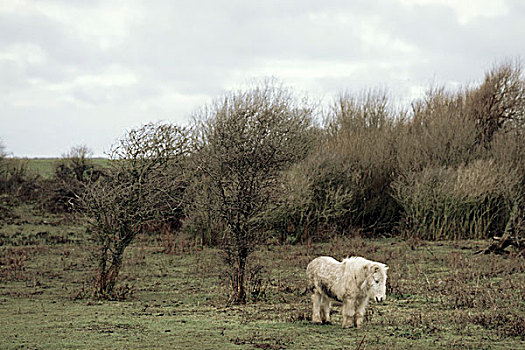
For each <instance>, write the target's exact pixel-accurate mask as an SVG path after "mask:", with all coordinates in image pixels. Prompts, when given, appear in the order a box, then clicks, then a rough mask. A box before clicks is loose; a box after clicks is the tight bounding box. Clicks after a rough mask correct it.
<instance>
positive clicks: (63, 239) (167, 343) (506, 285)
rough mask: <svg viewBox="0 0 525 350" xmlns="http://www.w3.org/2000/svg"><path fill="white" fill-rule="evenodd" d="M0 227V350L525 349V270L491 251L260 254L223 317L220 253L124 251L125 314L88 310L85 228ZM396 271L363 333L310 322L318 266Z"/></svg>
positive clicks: (66, 223)
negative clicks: (356, 258) (322, 259)
mask: <svg viewBox="0 0 525 350" xmlns="http://www.w3.org/2000/svg"><path fill="white" fill-rule="evenodd" d="M15 215H16V217H15V218H14V219H12V220H11V221H10V222H9V223H6V224H4V225H3V226H1V227H0V252H1V255H0V272H1V273H0V278H1V282H0V348H1V349H21V348H24V349H79V348H80V349H164V348H171V349H389V350H391V349H436V348H445V349H446V348H450V349H520V348H521V349H524V348H525V337H524V334H525V260H524V259H523V258H518V257H514V256H513V255H512V254H511V255H508V256H487V255H474V254H473V253H474V252H475V251H476V250H477V249H479V248H481V247H483V246H485V245H486V242H479V241H459V242H437V243H428V242H403V241H400V240H398V239H394V238H390V239H380V240H368V239H361V238H348V239H344V238H334V239H332V240H331V242H329V243H319V244H305V245H295V246H291V245H268V246H264V247H262V248H261V249H260V250H259V251H257V252H256V254H255V255H254V259H252V262H251V267H250V271H252V272H253V273H252V274H251V275H250V276H249V281H248V287H249V288H250V302H249V303H248V304H247V305H246V306H235V307H226V302H227V293H228V290H229V286H228V280H227V277H226V273H225V271H224V268H223V265H222V263H221V257H220V251H218V250H215V249H210V248H201V247H199V246H195V245H193V244H192V242H191V241H188V240H185V239H183V238H181V237H175V239H174V244H175V249H174V253H173V254H167V253H164V252H163V250H164V246H163V243H162V239H161V238H155V237H141V238H140V239H139V240H137V241H136V242H135V243H134V244H133V245H132V247H130V249H128V251H127V252H126V259H125V265H124V268H123V270H122V272H121V277H122V282H121V287H120V288H121V290H122V291H123V292H128V293H130V294H131V295H130V296H128V297H127V298H126V300H124V301H98V300H93V299H89V298H86V297H85V294H87V293H86V292H87V290H88V289H89V283H88V281H89V278H90V276H92V274H93V271H94V268H95V262H94V261H93V258H92V255H91V253H90V252H91V251H92V250H93V246H92V244H91V243H90V242H89V240H88V236H87V234H86V230H85V227H83V226H82V225H81V224H75V222H74V220H64V219H63V218H62V217H59V216H51V215H48V214H45V215H44V214H41V213H39V212H36V211H35V210H34V209H33V208H32V207H31V206H28V205H24V206H21V207H19V208H16V210H15ZM321 254H326V255H331V256H334V257H336V258H338V259H341V258H344V257H346V256H348V255H354V254H356V255H363V256H365V257H368V258H370V259H374V260H379V261H384V262H386V263H387V264H388V265H389V266H390V270H389V281H388V287H387V301H386V302H385V303H383V304H371V305H370V307H369V308H368V311H367V314H366V318H365V324H364V327H363V329H362V330H355V329H345V330H343V329H341V326H340V322H341V316H340V306H337V305H336V306H335V307H334V313H333V316H332V317H333V322H334V323H333V324H331V325H322V326H319V325H314V324H312V323H311V322H310V321H309V317H310V296H309V294H308V293H307V292H306V282H305V268H306V265H307V263H308V262H309V261H310V260H311V259H312V258H313V257H315V256H318V255H321Z"/></svg>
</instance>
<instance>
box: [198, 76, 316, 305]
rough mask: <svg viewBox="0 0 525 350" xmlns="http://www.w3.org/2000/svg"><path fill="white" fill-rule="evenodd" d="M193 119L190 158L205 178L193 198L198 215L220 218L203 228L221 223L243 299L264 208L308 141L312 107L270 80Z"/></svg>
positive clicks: (235, 297) (237, 296)
mask: <svg viewBox="0 0 525 350" xmlns="http://www.w3.org/2000/svg"><path fill="white" fill-rule="evenodd" d="M195 123H196V131H197V141H198V142H197V150H196V152H195V154H194V155H193V156H192V160H193V161H194V164H195V169H196V175H195V177H196V179H199V180H200V183H197V184H196V186H197V189H195V188H194V189H190V191H193V192H190V193H197V194H199V195H197V196H194V197H193V209H192V211H193V212H194V214H193V217H194V218H203V219H205V220H208V219H212V220H213V221H214V222H209V221H208V224H206V225H203V226H204V227H203V228H205V229H216V228H218V227H217V226H216V225H217V224H219V225H223V227H224V231H223V232H217V233H218V235H219V242H220V245H221V247H222V248H223V251H224V252H225V261H226V263H227V265H228V266H230V267H231V268H232V273H231V274H230V276H231V278H232V280H231V282H232V297H231V300H230V302H232V303H244V302H246V289H245V279H246V264H247V260H248V256H249V255H250V253H251V252H253V250H254V248H255V247H257V245H259V244H260V242H262V241H263V238H264V237H263V232H264V226H265V222H264V220H262V219H261V214H262V213H263V212H265V211H266V210H267V209H268V207H269V204H270V203H273V202H274V199H275V198H277V196H278V193H277V192H276V188H277V185H278V183H279V177H278V175H279V173H280V171H282V170H285V169H286V168H288V167H289V166H290V165H291V164H292V163H293V162H294V161H296V160H298V159H301V158H302V157H304V155H305V154H306V152H307V150H308V148H309V143H308V140H309V135H308V130H309V128H310V127H311V125H312V119H311V110H310V109H308V108H305V107H301V106H298V104H297V102H296V100H295V98H294V97H293V96H292V94H291V93H290V92H289V91H288V90H286V89H284V88H282V87H280V86H276V85H275V84H273V83H271V82H266V83H264V84H261V85H259V86H255V87H253V88H251V89H248V90H246V91H240V92H234V93H231V94H229V95H226V96H225V97H224V98H223V99H222V100H218V101H217V102H216V103H215V104H214V105H212V106H210V107H208V108H206V109H204V110H203V111H202V112H201V114H200V115H197V116H196V118H195ZM196 211H197V214H195V212H196ZM208 213H211V214H208ZM190 215H191V214H190ZM206 226H208V227H206ZM219 227H220V226H219Z"/></svg>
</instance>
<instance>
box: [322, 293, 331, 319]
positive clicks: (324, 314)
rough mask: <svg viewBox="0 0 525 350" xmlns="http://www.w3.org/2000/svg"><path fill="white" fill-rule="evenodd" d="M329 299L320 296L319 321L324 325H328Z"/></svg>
mask: <svg viewBox="0 0 525 350" xmlns="http://www.w3.org/2000/svg"><path fill="white" fill-rule="evenodd" d="M330 304H331V302H330V299H329V298H328V297H327V296H326V295H322V296H321V319H322V321H323V322H324V323H330V306H331V305H330Z"/></svg>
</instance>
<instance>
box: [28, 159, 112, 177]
mask: <svg viewBox="0 0 525 350" xmlns="http://www.w3.org/2000/svg"><path fill="white" fill-rule="evenodd" d="M20 160H22V161H24V162H25V163H26V164H27V169H28V171H29V173H30V174H35V175H36V174H38V175H40V176H42V177H43V178H45V179H49V178H51V177H52V176H53V174H54V171H55V166H56V164H57V163H58V162H59V161H60V160H61V158H20ZM91 161H92V162H93V163H94V164H95V165H98V166H100V167H104V166H107V164H108V162H109V160H108V159H106V158H91Z"/></svg>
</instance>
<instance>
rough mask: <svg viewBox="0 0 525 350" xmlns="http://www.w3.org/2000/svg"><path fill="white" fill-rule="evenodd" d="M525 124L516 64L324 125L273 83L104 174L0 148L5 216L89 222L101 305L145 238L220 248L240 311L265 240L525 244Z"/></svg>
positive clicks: (353, 103)
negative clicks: (49, 165) (34, 205)
mask: <svg viewBox="0 0 525 350" xmlns="http://www.w3.org/2000/svg"><path fill="white" fill-rule="evenodd" d="M524 111H525V80H524V76H523V71H522V68H521V65H520V64H519V63H518V62H504V63H503V64H500V65H498V66H495V67H494V68H492V69H490V70H489V71H488V72H487V73H486V74H485V78H484V79H483V81H482V82H481V83H479V84H477V85H472V86H468V87H465V88H461V89H458V90H454V91H449V90H446V89H444V88H439V87H437V88H431V89H429V91H428V92H427V94H426V95H425V96H424V97H423V98H421V99H419V100H417V101H413V103H412V104H411V105H410V107H408V108H405V109H399V108H394V107H393V106H392V104H391V101H390V100H389V97H388V94H387V93H386V92H383V91H373V90H372V91H368V92H365V93H362V94H360V95H354V94H349V93H344V94H341V95H340V96H339V97H338V98H337V99H336V100H335V101H334V103H333V105H332V108H331V109H330V110H329V112H327V113H326V115H323V116H322V117H324V119H323V122H322V123H319V124H316V123H315V122H314V121H315V119H316V117H317V115H316V113H317V112H316V111H315V109H313V108H311V106H310V105H309V104H308V103H307V102H305V101H304V100H301V99H299V98H297V97H296V96H295V95H294V94H293V93H291V92H290V91H289V90H287V89H283V88H282V86H279V85H277V84H273V82H270V83H269V82H265V83H263V84H260V85H259V86H256V87H254V88H252V89H248V90H246V91H239V92H234V93H231V94H229V95H226V96H224V97H223V98H220V99H218V100H217V101H216V102H215V103H214V104H212V105H210V106H208V107H206V108H204V109H203V110H202V111H201V112H199V113H200V115H199V114H198V115H197V116H196V118H195V120H194V123H193V124H192V125H191V127H190V128H189V129H183V128H179V127H177V126H174V125H171V124H162V125H152V124H147V125H145V126H144V127H142V128H138V129H135V130H132V131H130V132H129V133H128V134H127V135H126V137H125V138H123V139H122V140H119V141H118V142H117V144H116V148H114V150H115V152H116V153H114V154H113V155H114V157H113V158H112V159H111V160H109V161H108V166H107V167H106V168H105V169H101V168H99V167H97V166H95V165H94V164H93V163H90V162H89V159H87V158H86V157H85V151H86V149H80V148H79V149H77V150H75V152H70V154H67V155H66V156H65V157H64V159H63V160H62V162H60V163H58V164H57V166H56V171H55V175H54V177H53V178H52V179H50V180H45V181H44V180H43V179H41V178H39V177H38V176H37V175H32V174H29V173H28V172H27V167H26V166H25V165H24V163H23V162H17V161H16V160H13V159H9V158H5V152H4V151H3V149H1V148H0V189H1V191H2V194H1V197H0V199H1V202H0V213H2V222H3V223H5V224H7V223H8V222H9V220H13V219H14V218H15V216H14V215H15V214H13V211H12V210H11V209H10V208H11V207H12V206H13V205H14V204H20V203H21V202H22V201H24V200H33V201H37V202H38V203H48V204H47V205H44V209H55V211H61V212H70V213H73V215H78V213H81V215H87V216H89V217H90V218H91V219H90V220H91V221H90V222H91V223H93V226H92V229H91V231H90V233H91V236H92V238H94V239H95V240H98V248H100V250H99V252H101V254H99V256H98V257H99V259H100V260H99V261H100V268H99V275H98V276H99V277H100V276H109V277H108V283H107V284H104V283H102V284H101V283H98V284H97V288H98V290H99V291H101V292H100V293H99V294H111V293H109V290H108V289H107V288H106V286H109V289H111V288H112V287H113V286H114V285H115V283H116V278H117V276H118V271H119V269H120V267H119V266H120V265H121V263H122V261H121V258H122V256H123V254H124V250H125V249H126V247H127V246H128V245H129V244H131V243H132V241H133V239H134V237H135V236H136V235H137V234H139V233H149V234H153V235H155V234H158V233H159V232H161V234H162V237H163V239H164V242H165V243H164V244H165V251H166V252H173V251H174V249H175V248H174V247H175V246H176V244H177V243H176V239H177V237H181V236H183V237H190V238H191V239H192V240H194V242H198V244H201V245H206V246H216V247H221V248H222V250H223V252H224V253H225V261H226V262H227V263H228V264H229V265H230V267H233V269H230V273H229V276H230V282H231V287H232V292H233V297H232V300H233V301H237V302H243V301H244V299H245V294H246V293H245V288H244V287H245V282H246V281H245V279H247V280H248V281H247V282H248V283H251V284H254V283H255V282H253V281H258V277H257V273H255V274H254V275H250V273H252V272H250V273H248V272H246V269H245V266H246V265H247V264H248V265H249V264H250V261H249V259H248V257H249V256H250V254H251V252H253V251H254V250H256V248H257V246H258V245H259V244H262V243H265V242H268V241H271V242H273V243H279V244H283V243H293V244H295V243H303V244H310V243H311V242H320V241H326V240H328V239H330V238H331V239H334V237H339V236H353V235H354V234H355V232H360V234H361V235H362V236H364V237H379V236H396V235H398V236H401V237H403V238H405V239H407V240H409V241H410V242H419V241H420V240H459V239H489V238H490V237H492V236H504V237H509V236H513V237H514V238H515V239H514V241H515V242H522V239H519V238H521V237H523V236H524V232H525V222H524V220H523V218H524V217H525V194H524V193H523V189H524V188H525V112H524ZM171 131H175V132H174V133H172V132H171ZM82 152H84V153H82ZM81 198H84V201H80V199H81ZM15 202H16V203H15ZM77 208H79V209H81V210H78V211H77V210H76V209H77ZM10 218H11V219H10ZM70 218H71V216H70ZM77 219H78V217H77ZM181 226H182V228H181ZM195 244H197V243H195ZM198 244H197V245H198ZM519 250H521V251H523V247H518V251H519ZM113 262H114V263H115V264H116V265H115V266H114V267H112V264H113ZM107 264H109V267H108V265H107ZM261 265H264V264H261ZM108 269H109V270H108ZM104 279H105V278H102V280H104ZM100 280H101V279H100V278H99V279H98V281H100ZM257 283H259V282H257ZM257 283H255V287H254V288H252V289H254V290H256V291H258V292H257V293H259V294H261V293H262V292H261V290H262V285H257ZM102 290H105V292H102ZM257 293H256V294H257ZM478 316H479V320H480V321H479V322H485V321H486V322H489V321H487V320H485V321H483V319H482V316H480V315H478ZM490 322H496V321H495V320H492V321H490ZM509 322H510V321H509Z"/></svg>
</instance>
